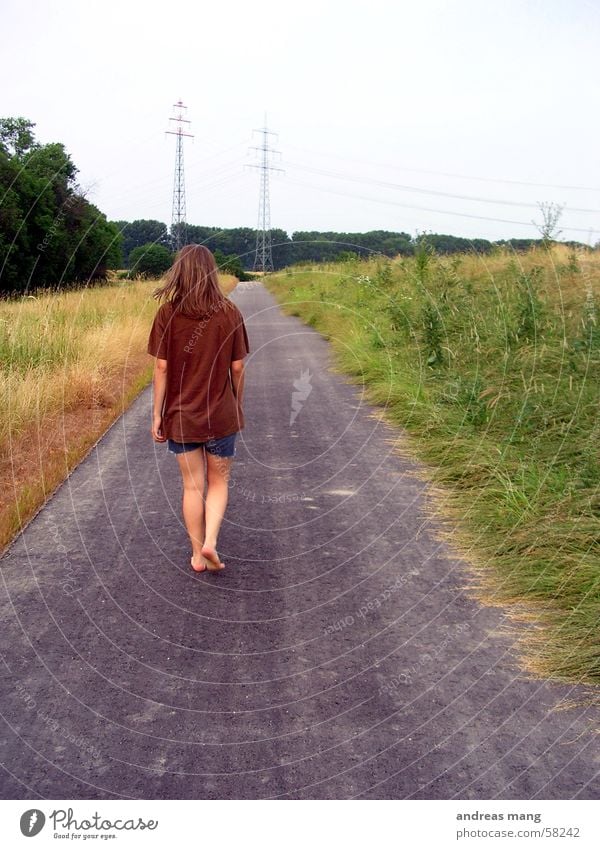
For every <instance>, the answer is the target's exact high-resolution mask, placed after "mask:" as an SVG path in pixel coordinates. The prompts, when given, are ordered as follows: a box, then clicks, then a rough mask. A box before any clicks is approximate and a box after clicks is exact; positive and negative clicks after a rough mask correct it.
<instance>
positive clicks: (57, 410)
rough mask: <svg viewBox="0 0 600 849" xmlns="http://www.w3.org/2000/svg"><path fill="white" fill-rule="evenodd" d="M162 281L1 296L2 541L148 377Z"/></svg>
mask: <svg viewBox="0 0 600 849" xmlns="http://www.w3.org/2000/svg"><path fill="white" fill-rule="evenodd" d="M220 279H221V283H222V286H223V290H224V291H225V292H227V293H229V292H230V291H231V290H232V289H233V288H234V287H235V285H236V283H237V281H236V279H235V278H234V277H231V276H230V275H223V276H221V278H220ZM156 285H157V281H156V280H146V281H135V282H131V281H127V280H125V281H118V280H114V281H113V282H112V283H110V284H108V285H106V286H97V287H93V288H89V289H87V288H86V289H80V290H76V291H71V292H65V293H64V294H59V295H56V294H44V293H38V294H37V295H36V296H35V297H25V298H19V299H14V300H4V301H0V409H1V410H2V416H1V417H0V486H1V489H2V493H3V496H2V499H3V500H2V504H1V505H0V547H1V546H4V545H6V543H7V542H9V540H10V539H11V538H12V537H13V536H14V534H15V533H16V532H17V531H18V530H19V528H20V527H22V525H23V524H24V523H25V522H26V521H27V520H28V519H29V518H30V517H31V515H33V513H34V512H35V511H36V510H37V509H38V508H39V506H40V505H41V504H43V502H44V500H45V499H46V498H47V497H48V495H49V494H50V493H51V492H52V491H53V490H54V489H55V488H56V486H57V485H58V484H59V483H60V482H61V481H62V480H64V478H65V477H66V476H67V474H68V473H69V471H70V470H71V469H72V468H73V466H75V465H76V464H77V463H78V462H79V460H80V459H81V457H82V456H83V455H84V454H85V453H86V451H87V450H88V449H89V447H90V446H91V445H93V444H94V442H95V441H96V440H97V439H98V437H99V436H100V435H101V434H102V433H103V432H104V431H105V430H106V428H107V427H108V426H109V425H110V424H111V423H112V422H113V421H114V419H115V418H116V417H117V416H118V415H119V414H120V413H121V412H122V411H123V409H125V408H126V407H127V405H128V404H129V403H130V402H131V401H132V400H133V398H134V397H135V396H136V395H137V394H138V392H139V391H140V390H141V389H142V388H143V386H145V385H146V384H147V383H148V381H149V380H150V378H151V374H152V360H151V358H150V357H149V356H148V354H147V353H146V344H147V341H148V332H149V329H150V325H151V322H152V318H153V316H154V313H155V312H156V309H157V306H158V305H157V302H156V301H155V300H154V299H153V298H152V290H153V289H154V288H155V287H156ZM149 438H150V437H149Z"/></svg>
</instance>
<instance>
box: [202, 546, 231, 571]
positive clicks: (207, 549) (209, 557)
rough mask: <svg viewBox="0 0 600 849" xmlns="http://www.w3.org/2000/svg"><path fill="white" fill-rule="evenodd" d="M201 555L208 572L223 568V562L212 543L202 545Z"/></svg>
mask: <svg viewBox="0 0 600 849" xmlns="http://www.w3.org/2000/svg"><path fill="white" fill-rule="evenodd" d="M202 557H203V558H204V561H205V562H206V568H207V569H208V571H209V572H220V571H221V569H224V568H225V564H224V563H222V562H221V561H220V560H219V555H218V554H217V549H216V548H215V547H214V546H212V545H203V546H202Z"/></svg>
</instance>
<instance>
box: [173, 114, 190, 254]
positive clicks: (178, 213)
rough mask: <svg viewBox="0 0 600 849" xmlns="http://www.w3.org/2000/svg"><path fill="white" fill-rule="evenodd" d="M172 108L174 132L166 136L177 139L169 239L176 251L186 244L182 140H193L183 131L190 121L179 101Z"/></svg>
mask: <svg viewBox="0 0 600 849" xmlns="http://www.w3.org/2000/svg"><path fill="white" fill-rule="evenodd" d="M173 108H174V109H177V114H176V115H175V117H174V118H169V120H170V121H174V122H175V130H167V134H168V135H172V136H175V137H176V138H177V145H176V148H175V179H174V181H173V207H172V213H171V237H172V238H173V239H174V244H175V250H176V251H178V250H179V249H180V248H181V247H182V245H185V244H186V238H185V218H186V213H185V175H184V172H183V139H184V138H185V137H187V138H192V139H193V138H194V136H193V135H192V133H187V132H185V130H186V129H187V127H186V126H185V125H189V124H190V121H189V120H188V119H187V118H185V117H184V111H183V110H184V109H187V106H184V105H183V103H182V102H181V100H178V101H177V103H175V104H173Z"/></svg>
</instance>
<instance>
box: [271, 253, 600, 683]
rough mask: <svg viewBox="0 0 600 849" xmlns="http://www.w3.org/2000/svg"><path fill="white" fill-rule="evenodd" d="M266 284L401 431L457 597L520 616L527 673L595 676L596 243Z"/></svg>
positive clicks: (370, 267)
mask: <svg viewBox="0 0 600 849" xmlns="http://www.w3.org/2000/svg"><path fill="white" fill-rule="evenodd" d="M265 282H266V285H267V286H268V288H269V289H270V290H271V291H272V292H273V293H274V294H275V296H276V297H277V299H278V300H279V301H280V303H281V304H282V306H283V308H284V309H285V311H287V312H288V313H291V314H294V315H297V316H299V317H301V318H302V319H303V320H304V321H305V322H307V323H308V324H310V325H312V326H313V327H315V328H316V329H317V330H319V331H320V332H321V333H323V334H324V335H325V336H326V337H327V338H329V339H330V340H331V344H332V346H333V350H334V352H335V357H336V361H337V364H338V366H339V368H340V369H341V370H342V371H344V372H345V373H347V374H349V375H351V376H352V379H353V380H355V381H356V382H358V383H363V384H364V385H365V387H366V390H367V397H368V398H369V400H370V401H372V402H376V403H378V404H380V405H381V406H382V408H383V410H384V415H385V417H386V419H387V420H388V421H391V422H393V423H395V424H397V425H401V426H402V427H403V428H404V429H405V432H406V433H407V435H408V445H409V450H410V451H411V453H412V454H413V456H416V457H418V458H419V459H421V460H422V461H424V463H425V469H426V472H425V477H426V479H427V480H428V481H429V482H430V493H431V499H430V502H429V503H430V505H431V507H430V509H431V511H432V513H433V514H434V515H436V516H437V517H438V519H440V520H441V522H442V525H443V531H442V537H443V538H445V539H447V540H448V541H449V542H450V544H451V545H452V546H453V548H454V550H455V552H456V553H458V554H460V555H462V556H464V557H465V558H466V559H467V560H468V561H469V562H470V563H471V564H472V567H471V570H470V575H469V576H468V581H467V582H468V589H469V591H470V592H471V593H472V595H473V596H474V597H476V598H478V599H479V600H480V601H483V602H485V603H488V604H494V605H501V606H503V607H505V608H506V609H507V612H508V614H509V617H510V618H512V619H513V620H515V621H517V620H518V621H520V622H522V623H523V622H526V623H528V627H521V628H520V629H517V632H518V633H519V634H520V635H521V636H520V638H519V640H518V641H517V644H516V646H515V647H516V649H517V651H518V654H519V658H520V661H521V663H522V664H523V665H524V667H525V669H526V670H528V671H529V672H530V673H531V674H534V675H543V676H549V677H554V678H556V679H559V680H564V681H583V682H586V683H588V684H598V683H600V557H599V554H600V492H599V488H598V487H599V483H600V440H599V438H598V437H599V430H600V423H599V418H598V411H599V396H600V324H599V316H598V311H597V310H598V303H599V295H600V253H598V252H595V253H593V252H583V253H578V254H575V253H573V252H571V251H570V250H569V249H568V248H567V247H566V246H562V245H557V246H554V247H553V248H552V249H550V250H544V249H542V248H540V249H537V250H532V251H531V252H529V253H526V254H520V255H518V256H517V255H514V254H511V253H509V252H507V251H499V252H498V253H496V254H494V255H492V256H476V255H473V254H471V255H469V254H464V255H459V256H454V257H447V258H441V257H436V256H435V255H433V254H432V253H431V252H429V251H427V250H426V249H422V250H421V251H420V253H419V255H418V256H416V257H413V258H408V259H398V260H394V261H386V260H381V259H379V260H378V259H372V260H356V261H353V262H350V263H343V264H324V265H310V266H294V267H293V268H289V269H286V270H284V271H283V272H279V273H277V274H273V275H270V276H269V277H268V278H267V280H266V281H265ZM512 630H513V629H511V632H512ZM512 635H513V637H514V636H515V633H513V634H512Z"/></svg>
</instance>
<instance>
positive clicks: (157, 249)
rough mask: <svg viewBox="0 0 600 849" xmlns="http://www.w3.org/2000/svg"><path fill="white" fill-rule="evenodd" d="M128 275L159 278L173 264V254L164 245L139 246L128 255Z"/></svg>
mask: <svg viewBox="0 0 600 849" xmlns="http://www.w3.org/2000/svg"><path fill="white" fill-rule="evenodd" d="M129 262H130V270H129V273H130V274H131V275H133V274H141V275H143V276H147V277H160V276H161V274H164V273H165V271H167V269H168V268H170V267H171V265H172V264H173V254H172V253H171V251H169V250H167V248H165V247H164V245H155V244H148V245H140V246H139V247H137V248H134V249H133V250H132V251H131V254H130V255H129Z"/></svg>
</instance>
